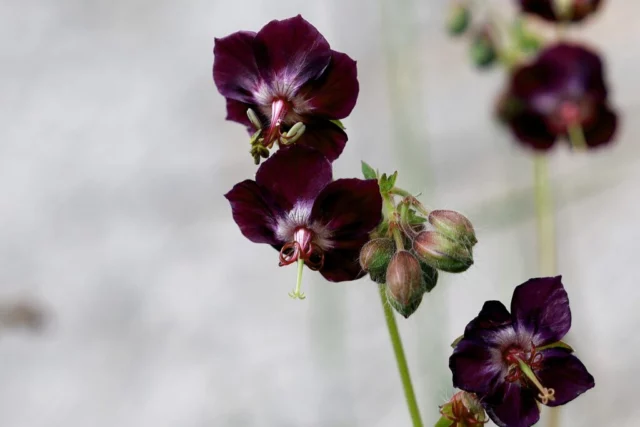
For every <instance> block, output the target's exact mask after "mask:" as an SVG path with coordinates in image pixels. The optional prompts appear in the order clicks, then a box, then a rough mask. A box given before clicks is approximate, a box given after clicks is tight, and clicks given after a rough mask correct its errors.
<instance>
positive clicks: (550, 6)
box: [518, 0, 602, 22]
mask: <svg viewBox="0 0 640 427" xmlns="http://www.w3.org/2000/svg"><path fill="white" fill-rule="evenodd" d="M518 2H519V3H520V8H521V9H522V11H523V12H526V13H531V14H533V15H537V16H539V17H540V18H542V19H544V20H547V21H551V22H580V21H582V20H583V19H584V18H586V17H587V16H589V15H591V14H592V13H595V12H596V11H597V10H598V8H599V7H600V3H602V2H601V0H564V1H562V0H518Z"/></svg>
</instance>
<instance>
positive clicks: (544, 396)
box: [515, 356, 556, 405]
mask: <svg viewBox="0 0 640 427" xmlns="http://www.w3.org/2000/svg"><path fill="white" fill-rule="evenodd" d="M515 359H516V360H517V361H518V367H519V368H520V372H522V373H523V374H524V375H525V377H527V378H528V379H529V381H531V383H532V384H533V385H534V386H536V388H537V389H538V390H539V391H540V393H539V394H538V398H540V401H541V402H542V404H543V405H546V404H547V403H549V401H554V400H556V398H555V390H554V389H552V388H546V387H544V386H543V385H542V384H541V383H540V380H539V379H538V377H536V374H535V373H534V372H533V370H532V369H531V367H530V366H529V365H527V364H526V363H525V362H524V361H523V360H522V359H521V358H519V357H517V356H516V357H515Z"/></svg>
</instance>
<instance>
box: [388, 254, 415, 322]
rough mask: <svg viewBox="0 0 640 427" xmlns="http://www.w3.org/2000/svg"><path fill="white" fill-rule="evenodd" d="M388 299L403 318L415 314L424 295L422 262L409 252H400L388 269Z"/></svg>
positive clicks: (392, 259)
mask: <svg viewBox="0 0 640 427" xmlns="http://www.w3.org/2000/svg"><path fill="white" fill-rule="evenodd" d="M386 277H387V299H388V300H389V304H391V306H392V307H393V308H394V309H395V310H396V311H397V312H398V313H400V314H401V315H402V316H404V317H405V318H406V317H409V316H410V315H411V314H413V313H414V312H415V311H416V310H417V308H418V306H419V305H420V302H421V301H422V295H423V294H424V291H425V289H424V283H423V279H422V269H421V268H420V262H419V261H418V259H417V258H416V257H415V256H414V255H413V254H411V253H410V252H409V251H399V252H397V253H396V254H395V255H394V256H393V258H391V262H390V263H389V266H388V267H387V276H386Z"/></svg>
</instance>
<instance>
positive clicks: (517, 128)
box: [509, 112, 556, 151]
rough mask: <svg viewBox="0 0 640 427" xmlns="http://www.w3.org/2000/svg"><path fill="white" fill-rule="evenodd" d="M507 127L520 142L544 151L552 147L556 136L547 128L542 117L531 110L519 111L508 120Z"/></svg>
mask: <svg viewBox="0 0 640 427" xmlns="http://www.w3.org/2000/svg"><path fill="white" fill-rule="evenodd" d="M509 127H510V128H511V131H512V132H513V134H514V135H515V137H516V138H517V139H518V141H520V142H521V143H522V144H524V145H527V146H529V147H531V148H533V149H535V150H540V151H545V150H549V149H550V148H551V147H553V144H554V143H555V141H556V136H555V135H553V134H551V133H550V132H549V131H548V130H547V125H546V123H545V121H544V118H543V117H542V116H540V115H538V114H535V113H531V112H521V113H520V114H517V115H515V116H514V117H512V118H511V120H510V121H509Z"/></svg>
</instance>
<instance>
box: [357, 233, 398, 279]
mask: <svg viewBox="0 0 640 427" xmlns="http://www.w3.org/2000/svg"><path fill="white" fill-rule="evenodd" d="M395 251H396V245H395V244H394V243H393V240H391V239H386V238H380V239H373V240H369V241H368V242H367V243H365V245H364V246H363V247H362V249H361V250H360V267H362V269H363V270H364V271H366V272H367V273H369V276H371V280H373V281H374V282H376V283H385V281H386V274H387V266H388V265H389V262H390V261H391V257H392V256H393V254H394V253H395Z"/></svg>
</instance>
